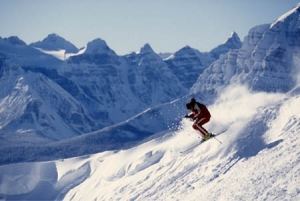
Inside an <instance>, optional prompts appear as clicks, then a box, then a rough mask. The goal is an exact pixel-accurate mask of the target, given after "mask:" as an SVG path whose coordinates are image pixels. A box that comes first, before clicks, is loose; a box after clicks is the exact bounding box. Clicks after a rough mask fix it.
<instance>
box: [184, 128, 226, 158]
mask: <svg viewBox="0 0 300 201" xmlns="http://www.w3.org/2000/svg"><path fill="white" fill-rule="evenodd" d="M226 131H227V129H225V130H223V131H221V132H218V133H216V134H214V133H213V134H212V135H213V136H211V137H210V138H208V139H206V140H204V139H201V140H200V141H199V142H198V143H195V144H194V145H192V146H191V147H189V148H188V149H186V150H184V151H181V152H180V154H187V153H190V152H191V151H193V150H194V148H196V147H197V146H199V145H200V144H202V143H204V142H206V141H208V140H210V139H212V138H214V139H215V140H216V141H218V142H219V143H220V144H222V142H221V141H220V140H219V139H218V138H216V136H218V135H221V134H223V133H225V132H226Z"/></svg>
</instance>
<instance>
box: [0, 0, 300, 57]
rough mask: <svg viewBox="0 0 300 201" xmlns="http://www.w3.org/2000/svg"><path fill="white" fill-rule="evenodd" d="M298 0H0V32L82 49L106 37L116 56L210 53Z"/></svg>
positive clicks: (274, 17)
mask: <svg viewBox="0 0 300 201" xmlns="http://www.w3.org/2000/svg"><path fill="white" fill-rule="evenodd" d="M298 2H299V0H152V1H150V0H86V1H83V0H0V27H1V28H0V36H2V37H7V36H11V35H17V36H19V37H20V38H21V39H23V40H24V41H25V42H27V43H30V42H33V41H38V40H41V39H42V38H44V37H45V36H46V35H48V34H49V33H57V34H59V35H61V36H62V37H64V38H66V39H67V40H69V41H71V42H73V43H74V44H75V45H76V46H78V47H82V46H84V45H85V44H86V43H87V42H88V41H91V40H92V39H95V38H102V39H104V40H105V41H106V42H107V43H108V45H109V46H110V47H111V48H112V49H114V50H115V51H116V52H117V53H119V54H124V53H129V52H131V51H137V50H139V49H140V47H141V46H143V45H144V44H145V43H150V44H151V46H152V47H153V49H154V50H155V51H157V52H174V51H176V50H178V49H180V48H181V47H183V46H185V45H190V46H192V47H194V48H197V49H199V50H200V51H209V50H210V49H212V48H213V47H215V46H217V45H218V44H220V43H222V42H224V41H225V40H226V39H227V38H228V37H229V35H230V33H231V32H232V31H236V32H237V33H238V34H239V35H240V37H241V38H243V37H244V36H245V35H246V34H247V32H248V30H249V29H250V28H251V27H253V26H255V25H258V24H263V23H271V22H272V21H274V20H275V19H276V18H277V17H278V16H280V15H282V14H283V13H285V12H286V11H288V10H289V9H291V8H292V7H294V6H295V5H296V4H297V3H298Z"/></svg>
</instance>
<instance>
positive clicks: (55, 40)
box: [30, 33, 78, 53]
mask: <svg viewBox="0 0 300 201" xmlns="http://www.w3.org/2000/svg"><path fill="white" fill-rule="evenodd" d="M30 46H32V47H36V48H40V49H43V50H52V51H53V50H65V51H66V52H67V53H76V52H78V48H77V47H76V46H75V45H73V44H72V43H71V42H69V41H67V40H66V39H64V38H63V37H61V36H59V35H58V34H55V33H52V34H49V35H48V36H47V37H46V38H44V39H43V40H42V41H38V42H34V43H31V44H30Z"/></svg>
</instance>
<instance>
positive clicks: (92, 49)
mask: <svg viewBox="0 0 300 201" xmlns="http://www.w3.org/2000/svg"><path fill="white" fill-rule="evenodd" d="M84 54H115V52H114V51H113V50H112V49H110V48H109V47H108V45H107V43H106V42H105V41H104V40H102V39H100V38H96V39H94V40H92V41H90V42H89V43H88V44H87V47H86V50H85V52H84Z"/></svg>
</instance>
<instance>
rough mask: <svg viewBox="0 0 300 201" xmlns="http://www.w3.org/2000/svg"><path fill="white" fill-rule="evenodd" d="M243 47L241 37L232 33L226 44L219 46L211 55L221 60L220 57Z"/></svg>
mask: <svg viewBox="0 0 300 201" xmlns="http://www.w3.org/2000/svg"><path fill="white" fill-rule="evenodd" d="M241 47H242V42H241V39H240V37H239V36H238V34H237V33H236V32H232V33H231V36H230V37H229V38H228V39H227V40H226V41H225V43H223V44H221V45H219V46H217V47H216V48H214V49H212V50H211V52H210V53H211V54H212V56H213V57H215V58H219V57H220V55H222V54H225V53H227V52H228V51H229V50H231V49H239V48H241Z"/></svg>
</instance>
